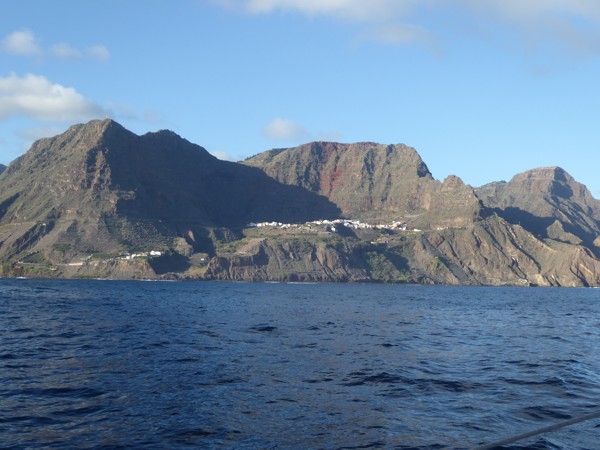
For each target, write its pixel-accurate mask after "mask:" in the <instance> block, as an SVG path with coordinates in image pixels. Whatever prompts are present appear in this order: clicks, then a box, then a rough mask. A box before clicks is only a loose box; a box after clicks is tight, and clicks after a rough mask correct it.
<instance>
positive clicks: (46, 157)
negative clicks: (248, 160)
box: [0, 120, 338, 262]
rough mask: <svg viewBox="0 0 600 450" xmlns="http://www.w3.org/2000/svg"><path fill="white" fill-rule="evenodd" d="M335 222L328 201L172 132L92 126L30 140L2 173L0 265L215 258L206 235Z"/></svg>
mask: <svg viewBox="0 0 600 450" xmlns="http://www.w3.org/2000/svg"><path fill="white" fill-rule="evenodd" d="M337 214H338V210H337V208H335V206H334V205H332V204H331V203H330V202H328V201H327V200H326V199H324V198H322V197H319V196H317V195H315V194H312V193H310V192H307V191H305V190H303V189H300V188H297V187H293V186H286V185H283V184H281V183H278V182H276V181H275V180H273V179H271V178H269V177H268V176H266V175H265V174H264V173H263V172H261V171H259V170H257V169H254V168H250V167H246V166H243V165H240V164H235V163H231V162H226V161H220V160H218V159H217V158H215V157H213V156H212V155H210V154H209V153H208V152H207V151H206V150H205V149H203V148H202V147H199V146H197V145H194V144H191V143H189V142H188V141H186V140H185V139H182V138H181V137H179V136H177V135H176V134H175V133H173V132H170V131H159V132H156V133H147V134H145V135H143V136H137V135H135V134H134V133H131V132H130V131H128V130H126V129H125V128H123V127H122V126H121V125H119V124H118V123H116V122H114V121H112V120H103V121H92V122H89V123H87V124H85V125H76V126H73V127H71V128H69V129H68V130H67V131H66V132H65V133H63V134H61V135H59V136H56V137H54V138H50V139H42V140H39V141H37V142H36V143H34V145H33V146H32V148H31V149H30V150H29V151H28V152H27V153H26V154H25V155H23V156H22V157H20V158H18V159H17V160H15V161H13V162H12V163H11V164H10V165H9V166H8V168H7V169H6V170H5V171H4V172H3V173H2V174H1V175H0V233H1V235H0V239H1V240H2V245H1V246H0V258H3V259H8V260H11V259H12V258H15V257H22V256H23V253H28V254H32V253H36V254H40V255H43V257H41V256H40V258H41V259H43V260H48V261H50V262H64V261H69V260H70V259H72V258H73V257H75V256H76V255H80V254H98V253H100V254H120V253H124V252H132V251H136V250H149V249H155V250H157V251H159V250H161V251H166V250H168V249H172V248H174V247H175V246H176V242H178V241H177V240H178V239H184V240H185V244H187V245H189V246H191V247H192V250H195V251H203V252H207V253H214V249H213V248H212V241H211V240H210V239H208V238H207V237H208V235H209V234H210V230H211V229H215V228H219V227H224V228H232V227H234V228H235V227H238V228H239V227H240V226H242V225H244V224H245V223H247V222H248V221H263V220H278V221H286V222H288V221H298V220H305V219H306V218H307V217H312V218H321V217H335V216H336V215H337ZM182 245H183V244H182Z"/></svg>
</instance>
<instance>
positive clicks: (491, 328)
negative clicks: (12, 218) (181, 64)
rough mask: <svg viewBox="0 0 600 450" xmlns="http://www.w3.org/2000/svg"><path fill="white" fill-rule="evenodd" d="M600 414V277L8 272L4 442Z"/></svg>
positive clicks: (232, 441) (262, 433)
mask: <svg viewBox="0 0 600 450" xmlns="http://www.w3.org/2000/svg"><path fill="white" fill-rule="evenodd" d="M599 410H600V290H599V289H561V288H554V289H543V288H497V287H496V288H487V287H437V286H428V287H425V286H405V285H375V284H372V285H361V284H354V285H352V284H347V285H344V284H269V283H255V284H253V283H207V282H185V283H168V282H140V281H137V282H136V281H95V280H92V281H90V280H71V281H67V280H50V281H48V280H46V281H42V280H16V279H13V280H0V448H3V449H7V448H9V449H11V448H14V449H28V448H61V449H63V448H69V449H119V448H123V449H135V448H164V449H178V448H209V449H210V448H236V449H239V448H250V449H254V448H276V449H305V448H306V449H319V448H323V449H359V448H361V449H362V448H400V449H407V448H415V449H444V448H456V449H459V448H473V447H476V446H478V445H484V444H489V443H492V442H496V441H499V440H501V439H503V438H507V437H510V436H514V435H518V434H520V433H524V432H528V431H531V430H535V429H537V428H541V427H545V426H550V425H553V424H557V423H560V422H563V421H565V420H568V419H571V418H575V417H578V416H581V415H585V414H590V413H593V412H595V411H599ZM503 448H512V449H524V448H536V449H600V419H596V420H589V421H586V422H582V423H579V424H576V425H572V426H570V427H566V428H562V429H560V430H557V431H553V432H550V433H546V434H542V435H538V436H535V437H532V438H530V439H527V440H524V441H521V442H519V443H515V444H512V446H506V447H503Z"/></svg>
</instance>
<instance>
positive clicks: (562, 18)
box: [212, 0, 600, 53]
mask: <svg viewBox="0 0 600 450" xmlns="http://www.w3.org/2000/svg"><path fill="white" fill-rule="evenodd" d="M212 1H213V3H216V4H218V5H220V6H221V7H224V8H229V9H233V10H238V11H243V12H246V13H250V14H270V13H276V12H281V13H297V14H303V15H306V16H309V17H316V16H325V17H331V18H334V19H341V20H352V21H355V22H362V23H365V24H370V28H368V29H367V30H365V31H363V32H362V33H361V34H360V35H359V38H362V39H365V38H366V39H370V40H377V41H381V42H384V43H393V44H400V45H406V44H412V43H422V42H423V40H424V39H426V40H427V39H431V37H432V36H433V35H434V34H436V35H437V34H439V33H440V32H441V33H445V34H446V35H452V34H457V33H464V31H463V30H464V29H465V28H466V29H468V28H476V29H477V28H479V29H481V28H483V29H490V27H489V24H491V23H494V24H500V25H501V27H502V28H501V30H502V32H503V33H506V32H507V31H508V33H509V34H514V33H516V34H517V35H519V36H520V37H521V38H522V42H523V43H524V44H525V45H526V46H527V47H531V46H532V45H531V44H534V45H533V47H536V46H544V45H548V44H549V45H554V44H556V43H560V44H562V45H563V46H564V48H567V49H575V50H580V51H583V52H586V53H591V52H596V53H600V1H598V0H483V1H482V0H212ZM452 17H455V19H452ZM458 17H459V18H460V21H461V23H456V20H457V19H456V18H458ZM439 18H442V19H444V20H443V21H442V22H440V21H439V20H438V19H439ZM453 20H454V22H455V23H452V21H453ZM417 24H419V25H417ZM440 24H442V25H440ZM431 29H436V30H437V31H438V32H437V33H432V32H431ZM490 31H491V32H494V31H492V30H490Z"/></svg>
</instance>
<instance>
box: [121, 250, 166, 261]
mask: <svg viewBox="0 0 600 450" xmlns="http://www.w3.org/2000/svg"><path fill="white" fill-rule="evenodd" d="M149 256H162V252H159V251H158V250H150V251H149V252H142V253H125V254H124V255H123V256H120V257H119V259H126V260H131V259H136V258H148V257H149Z"/></svg>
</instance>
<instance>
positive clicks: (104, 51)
mask: <svg viewBox="0 0 600 450" xmlns="http://www.w3.org/2000/svg"><path fill="white" fill-rule="evenodd" d="M1 48H2V50H3V51H4V52H6V53H11V54H14V55H20V56H39V55H49V56H54V57H55V58H59V59H64V60H68V59H79V58H82V57H83V56H87V57H89V58H92V59H96V60H97V61H100V62H106V61H108V59H109V58H110V52H109V51H108V48H106V46H104V45H100V44H98V45H93V46H91V47H87V48H86V49H85V50H84V51H82V50H78V49H76V48H74V47H72V46H71V45H70V44H68V43H66V42H58V43H56V44H54V45H52V46H51V47H50V48H49V49H45V48H42V47H41V46H40V45H39V44H38V39H37V38H36V37H35V35H34V34H33V32H32V31H31V30H27V29H25V30H18V31H14V32H12V33H10V34H9V35H7V36H6V37H5V38H4V39H3V40H2V45H1Z"/></svg>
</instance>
